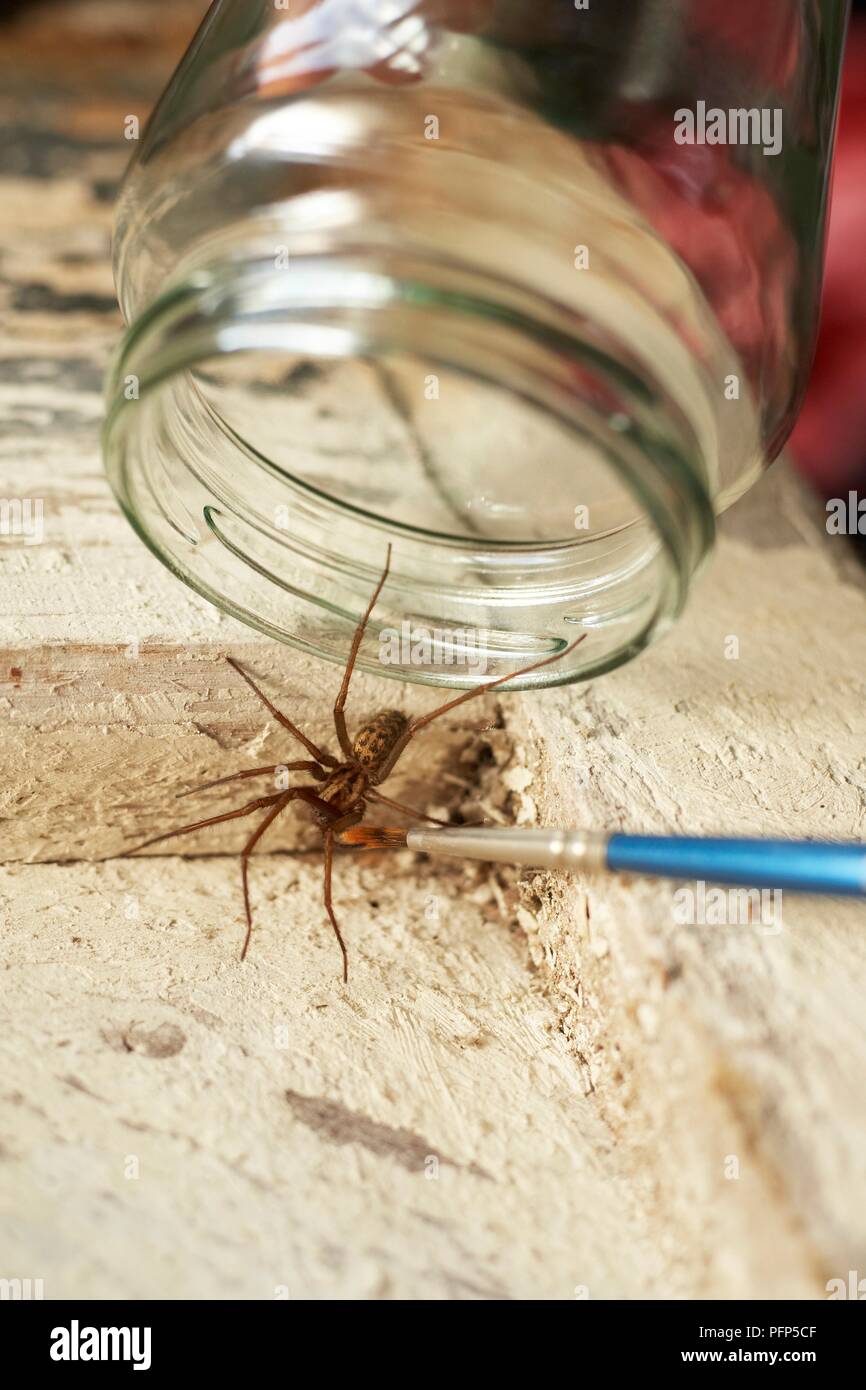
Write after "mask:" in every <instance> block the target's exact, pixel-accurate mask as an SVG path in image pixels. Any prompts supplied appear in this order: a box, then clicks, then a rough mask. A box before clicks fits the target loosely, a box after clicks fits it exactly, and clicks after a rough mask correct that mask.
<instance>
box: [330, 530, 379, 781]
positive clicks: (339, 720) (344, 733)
mask: <svg viewBox="0 0 866 1390" xmlns="http://www.w3.org/2000/svg"><path fill="white" fill-rule="evenodd" d="M390 568H391V546H390V545H389V546H388V554H387V557H386V559H385V568H384V569H383V571H382V577H381V579H380V580H379V583H378V584H377V585H376V588H375V589H374V590H373V597H372V598H371V599H370V602H369V603H368V604H367V611H366V613H365V614H364V616H363V618H362V619H361V621H360V622H359V624H358V626H357V627H356V628H355V636H354V637H353V638H352V646H351V648H350V650H349V659H348V661H347V662H346V669H345V671H344V672H343V684H342V685H341V686H340V693H339V695H338V696H337V701H336V704H335V705H334V728H335V729H336V731H337V739H338V740H339V744H340V747H341V748H342V750H343V754H344V756H345V757H346V758H348V760H349V761H350V762H354V758H355V755H354V753H353V751H352V740H351V739H350V738H349V731H348V729H347V728H346V716H345V714H344V712H343V711H344V710H345V708H346V698H347V696H348V694H349V682H350V681H351V679H352V672H353V671H354V669H355V662H356V660H357V659H358V651H359V649H360V646H361V642H362V640H363V637H364V632H365V629H366V627H367V623H368V622H369V621H370V614H371V613H372V612H373V609H374V608H375V606H376V600H377V598H378V597H379V595H380V594H381V592H382V589H383V588H384V586H385V580H386V579H387V578H388V571H389V570H390Z"/></svg>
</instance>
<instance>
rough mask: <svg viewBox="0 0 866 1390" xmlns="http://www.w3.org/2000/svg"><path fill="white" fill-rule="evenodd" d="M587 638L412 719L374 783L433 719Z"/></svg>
mask: <svg viewBox="0 0 866 1390" xmlns="http://www.w3.org/2000/svg"><path fill="white" fill-rule="evenodd" d="M588 636H589V633H587V632H582V633H581V635H580V636H579V637H578V638H577V639H576V641H574V642H571V643H570V644H569V646H567V647H564V648H563V649H562V651H561V652H555V653H554V654H553V656H546V657H544V659H543V660H542V661H534V662H533V663H532V665H531V666H524V667H522V668H521V670H519V671H509V672H508V674H507V675H504V676H497V678H496V680H494V681H482V682H481V684H480V685H476V686H473V688H472V689H471V690H464V691H463V694H462V695H458V696H457V697H456V699H454V700H448V702H447V703H446V704H444V705H440V706H439V707H438V709H434V710H431V711H430V713H429V714H422V715H421V716H420V718H419V719H413V720H412V723H411V724H410V725H409V727H408V729H407V730H406V732H405V733H404V734H402V735H401V737H400V738H398V740H397V742H396V743H395V744H394V747H393V748H392V749H391V752H390V754H389V756H388V759H387V761H386V762H385V763H383V765H382V766H381V767H380V768H379V769H378V771H377V773H376V778H375V780H376V782H377V783H379V782H384V781H386V779H387V778H388V777H390V775H391V773H392V772H393V771H394V768H395V766H396V763H397V759H398V758H400V757H401V756H402V754H403V753H404V752H405V750H406V745H407V744H408V743H409V742H410V740H411V739H413V738H414V737H415V735H416V734H417V733H419V732H420V731H421V729H424V728H426V727H427V725H428V724H432V723H433V720H434V719H438V718H439V716H440V715H442V714H447V713H448V711H449V710H452V709H456V708H457V706H458V705H465V704H466V702H467V700H474V699H476V697H477V696H479V695H483V694H484V692H485V690H494V689H495V688H496V686H497V685H504V684H505V682H506V681H515V680H517V679H518V677H520V676H528V675H529V674H530V673H531V672H532V671H540V670H541V668H542V667H543V666H550V665H552V663H553V662H554V661H562V660H563V658H564V657H566V656H568V654H569V653H570V652H573V651H574V649H575V647H579V646H580V644H581V642H585V641H586V639H587V637H588Z"/></svg>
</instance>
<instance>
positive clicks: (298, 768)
mask: <svg viewBox="0 0 866 1390" xmlns="http://www.w3.org/2000/svg"><path fill="white" fill-rule="evenodd" d="M277 768H280V769H281V770H285V771H286V772H309V774H310V776H311V777H315V779H316V781H317V782H323V781H324V780H325V778H326V777H327V775H328V774H327V773H326V772H325V771H324V770H323V769H322V768H321V767H319V764H318V763H308V762H301V763H274V765H273V767H251V768H247V770H246V771H245V772H233V773H232V775H231V776H230V777H218V778H217V779H216V781H215V782H202V783H201V785H200V786H198V787H190V788H189V789H188V790H187V791H185V792H178V794H177V800H178V801H180V800H181V799H182V798H183V797H185V796H194V795H195V793H196V792H206V791H208V790H209V788H210V787H224V786H225V785H226V783H227V782H240V781H242V780H243V779H244V778H245V777H264V775H265V773H266V772H276V770H277Z"/></svg>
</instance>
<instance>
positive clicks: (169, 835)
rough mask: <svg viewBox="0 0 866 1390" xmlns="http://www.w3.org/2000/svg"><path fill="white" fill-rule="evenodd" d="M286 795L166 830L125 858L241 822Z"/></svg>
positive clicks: (260, 798)
mask: <svg viewBox="0 0 866 1390" xmlns="http://www.w3.org/2000/svg"><path fill="white" fill-rule="evenodd" d="M285 795H286V793H285V792H276V793H275V794H274V795H273V796H258V797H256V799H255V801H248V802H247V804H246V806H241V807H239V809H238V810H237V811H224V812H223V813H222V815H221V816H209V817H208V818H207V820H197V821H193V823H192V825H181V826H178V827H177V829H175V830H166V831H165V833H164V834H162V835H154V836H153V837H152V838H151V839H149V840H142V841H141V843H140V844H138V845H133V847H132V849H127V850H124V856H126V855H128V854H138V851H139V850H140V849H147V848H148V846H149V845H158V844H160V843H161V842H162V841H163V840H173V839H174V838H175V836H176V835H191V834H192V832H193V831H194V830H206V829H207V828H208V826H210V825H222V823H223V821H227V820H240V818H241V817H242V816H251V815H252V814H253V812H254V811H262V810H264V808H265V807H266V806H273V804H274V802H276V801H280V800H281V799H282V798H283V797H284V796H285ZM323 804H324V803H323Z"/></svg>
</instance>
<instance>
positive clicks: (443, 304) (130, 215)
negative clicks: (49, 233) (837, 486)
mask: <svg viewBox="0 0 866 1390" xmlns="http://www.w3.org/2000/svg"><path fill="white" fill-rule="evenodd" d="M846 19H847V4H846V3H843V0H761V4H760V5H759V6H757V5H756V4H755V3H754V0H618V3H616V4H613V3H602V0H592V3H591V4H589V5H587V6H582V5H580V4H579V3H574V2H573V0H477V3H472V0H285V3H281V0H218V2H217V3H216V4H214V5H212V6H211V9H210V11H209V12H208V15H207V17H206V19H205V21H204V23H203V25H202V27H201V29H200V31H199V33H198V34H197V36H196V38H195V40H194V41H193V43H192V45H191V47H190V49H189V51H188V52H187V54H186V56H185V58H184V59H183V61H182V63H181V65H180V67H179V68H178V70H177V72H176V74H175V76H174V77H173V79H172V81H171V83H170V85H169V87H168V89H167V91H166V93H165V95H164V97H163V98H162V101H161V102H160V104H159V106H158V108H157V110H156V112H155V114H154V116H153V118H152V120H151V122H150V124H149V126H148V128H147V131H146V133H145V134H144V137H143V138H142V140H141V141H140V144H139V147H138V149H137V152H136V156H135V158H134V160H133V163H132V166H131V168H130V170H129V173H128V176H127V179H126V181H125V184H124V187H123V190H122V194H121V198H120V203H119V208H118V216H117V228H116V239H115V270H116V280H117V287H118V294H119V298H120V302H121V307H122V309H123V312H124V315H125V318H126V321H127V323H128V325H129V329H128V333H127V335H126V338H125V340H124V343H123V345H122V348H121V351H120V353H119V354H118V358H117V361H116V364H115V368H114V371H113V373H112V377H111V381H110V384H109V408H108V416H107V422H106V427H105V454H106V460H107V466H108V470H109V476H110V478H111V481H112V484H113V486H114V489H115V491H116V493H117V496H118V498H119V500H120V502H121V504H122V505H123V507H124V508H125V510H126V512H127V514H128V516H129V517H130V519H131V521H132V522H133V524H134V525H135V526H136V527H137V529H138V530H139V532H140V534H141V535H142V536H143V537H144V539H145V540H146V541H147V543H148V544H149V545H150V546H151V547H152V548H153V549H154V551H155V552H156V553H157V554H158V555H159V556H160V558H162V559H163V560H164V561H165V563H166V564H168V565H169V566H170V567H171V568H172V569H173V570H174V571H175V573H177V574H178V575H179V576H180V577H181V578H182V579H184V580H185V581H186V582H187V583H189V584H191V585H193V586H194V587H195V588H196V589H198V590H199V591H200V592H202V593H204V594H205V595H207V597H209V598H211V599H212V600H213V601H214V602H216V603H218V604H219V605H220V606H221V607H222V608H223V609H225V610H226V611H228V612H231V613H234V614H236V615H237V616H239V617H241V618H242V619H244V620H245V621H247V622H248V623H251V624H253V625H255V626H257V627H259V628H260V629H261V630H263V631H265V632H267V633H269V634H271V635H272V636H274V637H277V638H279V639H281V640H283V641H286V642H290V643H294V644H296V645H298V646H302V647H305V648H307V649H309V650H312V651H314V652H316V653H318V654H320V655H322V656H325V657H327V658H329V659H332V660H336V661H344V660H345V658H346V654H347V651H348V646H349V642H350V639H351V634H352V630H353V627H354V624H355V622H356V621H357V618H358V615H359V613H360V612H361V611H362V610H363V608H364V607H365V604H366V600H367V597H368V595H369V593H370V591H371V589H372V587H373V585H374V583H375V581H376V578H377V576H378V574H379V573H380V571H381V569H382V566H383V563H384V558H385V553H386V549H387V545H388V543H389V542H390V543H391V544H392V546H393V562H392V574H391V578H390V579H389V582H388V585H387V587H386V589H385V591H384V592H383V595H382V599H381V602H380V605H379V608H378V609H377V616H376V621H375V623H374V624H372V625H371V629H370V632H369V634H368V637H367V640H366V642H365V644H364V647H363V648H362V652H361V658H360V660H361V664H362V665H365V666H367V667H369V668H371V669H375V670H378V671H383V672H384V673H385V674H388V675H394V676H399V677H403V678H406V679H410V680H414V681H426V682H431V683H439V684H452V685H469V684H472V683H473V681H474V680H477V679H478V674H479V670H480V669H481V667H482V666H483V670H484V673H485V674H486V675H487V676H488V677H489V678H492V677H498V676H503V675H505V674H506V673H510V672H514V671H516V670H518V669H519V668H520V667H522V666H525V665H526V664H528V663H529V662H530V661H533V660H537V659H540V658H541V657H543V656H546V655H551V654H554V653H556V652H558V651H563V650H564V649H565V648H566V647H567V646H568V645H569V643H570V642H571V641H573V639H574V637H575V636H576V635H578V634H579V633H580V632H581V631H583V630H586V631H587V632H588V640H586V641H584V642H583V644H582V645H581V646H580V647H578V648H577V649H576V650H575V651H574V652H572V653H570V654H569V655H568V656H567V657H565V658H564V659H563V660H562V661H561V662H556V663H554V664H552V665H549V666H547V667H546V668H545V669H544V670H543V671H540V672H537V673H535V674H534V675H533V676H532V677H530V678H528V679H526V678H522V679H521V680H518V681H517V682H516V685H518V686H519V685H521V684H538V685H542V684H553V683H559V682H562V681H567V680H574V679H577V678H581V677H585V676H588V675H591V674H596V673H598V672H599V671H602V670H605V669H607V668H609V667H611V666H613V665H615V664H617V663H618V662H621V661H623V660H625V659H627V658H629V657H630V656H633V655H634V654H635V653H636V652H638V651H639V650H641V648H642V647H643V646H644V645H645V644H646V643H647V641H649V640H650V638H652V637H654V636H656V635H657V634H658V633H660V632H661V631H663V630H664V629H665V627H666V626H667V625H668V624H669V623H670V622H671V621H672V620H673V619H674V618H675V616H676V614H677V613H678V612H679V611H680V609H681V607H682V604H683V603H684V601H685V598H686V596H687V594H688V591H689V587H690V584H691V581H692V579H693V577H694V575H695V573H696V571H697V570H698V568H699V567H700V565H701V562H702V561H703V559H704V557H705V556H706V554H707V553H708V550H709V548H710V546H711V544H712V539H713V532H714V519H715V515H716V514H717V513H718V512H719V511H720V510H721V509H722V508H724V507H726V506H727V505H729V504H730V503H731V502H732V501H733V500H734V499H735V498H737V497H739V496H740V495H741V494H742V493H743V492H744V491H745V489H746V488H747V487H748V486H749V485H750V484H751V483H752V482H753V481H754V480H755V478H756V477H757V476H758V474H759V473H760V471H761V469H762V468H763V467H764V466H765V465H766V463H767V462H768V461H769V460H770V459H771V458H772V457H773V456H774V455H775V454H776V453H777V452H778V450H779V449H780V448H781V446H782V444H783V442H784V440H785V438H786V436H787V434H788V432H789V430H790V428H791V426H792V424H793V421H794V418H795V414H796V411H797V407H798V403H799V400H800V397H801V393H802V391H803V388H804V384H805V381H806V377H807V374H808V369H809V365H810V360H811V354H812V349H813V340H814V333H815V324H816V318H817V308H818V300H819V291H820V282H821V268H822V246H823V236H824V219H825V212H826V201H827V186H828V175H829V168H830V155H831V149H832V138H833V128H834V120H835V110H836V102H837V88H838V77H839V71H840V66H841V52H842V45H843V40H844V30H845V23H846ZM395 633H396V634H399V635H400V640H398V641H397V642H396V643H395V642H394V640H393V634H395ZM383 634H391V636H390V637H387V640H386V636H383ZM419 634H420V635H421V637H422V638H425V635H426V639H428V640H422V641H417V640H415V639H416V638H417V637H418V635H419ZM407 637H408V639H409V640H406V639H407ZM479 653H481V654H482V656H483V660H482V659H481V657H480V656H479ZM470 658H471V659H470Z"/></svg>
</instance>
